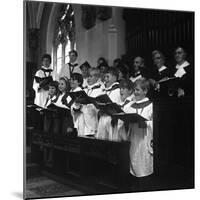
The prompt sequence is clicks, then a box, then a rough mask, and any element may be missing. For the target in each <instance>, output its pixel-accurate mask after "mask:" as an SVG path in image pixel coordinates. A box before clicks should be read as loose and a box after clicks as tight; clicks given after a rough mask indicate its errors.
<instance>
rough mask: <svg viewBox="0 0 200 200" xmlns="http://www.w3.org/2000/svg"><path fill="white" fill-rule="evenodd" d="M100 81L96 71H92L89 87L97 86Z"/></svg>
mask: <svg viewBox="0 0 200 200" xmlns="http://www.w3.org/2000/svg"><path fill="white" fill-rule="evenodd" d="M98 80H99V78H98V77H97V76H96V74H95V72H94V71H90V72H89V76H88V80H87V82H88V85H93V84H95V83H96V82H97V81H98Z"/></svg>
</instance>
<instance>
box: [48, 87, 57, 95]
mask: <svg viewBox="0 0 200 200" xmlns="http://www.w3.org/2000/svg"><path fill="white" fill-rule="evenodd" d="M55 94H56V87H54V86H51V85H50V86H49V95H50V96H54V95H55Z"/></svg>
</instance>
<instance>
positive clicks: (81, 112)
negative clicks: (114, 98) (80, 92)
mask: <svg viewBox="0 0 200 200" xmlns="http://www.w3.org/2000/svg"><path fill="white" fill-rule="evenodd" d="M99 78H100V71H99V69H97V68H90V70H89V77H88V86H87V87H86V88H85V90H84V91H85V92H86V94H87V95H88V96H89V97H94V98H95V97H97V96H100V95H102V94H104V91H103V87H102V84H101V83H100V82H99ZM72 108H73V109H72V115H73V119H74V124H75V127H76V129H77V131H78V136H94V135H95V134H96V133H97V127H98V110H97V108H96V107H95V106H94V105H93V104H90V103H89V104H81V103H78V102H75V103H74V104H73V105H72Z"/></svg>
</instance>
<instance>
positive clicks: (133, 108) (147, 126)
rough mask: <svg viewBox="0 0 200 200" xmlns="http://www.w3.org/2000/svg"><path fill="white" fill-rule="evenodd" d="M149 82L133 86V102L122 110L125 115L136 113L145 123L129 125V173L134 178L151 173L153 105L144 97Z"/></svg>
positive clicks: (141, 80) (143, 80)
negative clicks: (144, 119)
mask: <svg viewBox="0 0 200 200" xmlns="http://www.w3.org/2000/svg"><path fill="white" fill-rule="evenodd" d="M148 90H149V81H147V80H146V79H144V78H142V79H138V80H136V81H135V85H134V90H133V92H134V96H135V102H132V103H131V104H129V106H127V107H126V108H124V111H125V112H127V113H137V114H139V115H141V116H142V117H144V118H146V120H147V121H145V122H143V121H142V122H132V123H130V124H129V131H128V136H129V140H130V143H131V144H130V151H129V156H130V173H131V175H133V176H134V177H145V176H148V175H151V174H152V173H153V105H152V103H151V101H149V99H148V98H147V97H146V95H147V92H148Z"/></svg>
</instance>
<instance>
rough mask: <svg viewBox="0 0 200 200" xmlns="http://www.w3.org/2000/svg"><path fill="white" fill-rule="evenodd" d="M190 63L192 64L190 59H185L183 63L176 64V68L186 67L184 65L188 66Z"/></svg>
mask: <svg viewBox="0 0 200 200" xmlns="http://www.w3.org/2000/svg"><path fill="white" fill-rule="evenodd" d="M188 65H190V63H189V62H188V61H185V62H183V63H182V64H181V65H178V64H177V65H176V69H179V68H184V67H187V66H188Z"/></svg>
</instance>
